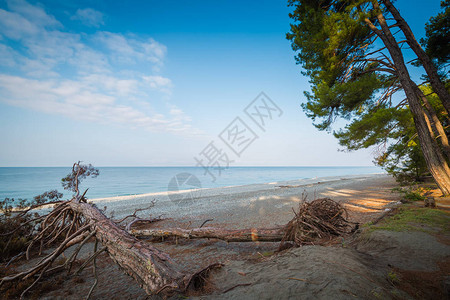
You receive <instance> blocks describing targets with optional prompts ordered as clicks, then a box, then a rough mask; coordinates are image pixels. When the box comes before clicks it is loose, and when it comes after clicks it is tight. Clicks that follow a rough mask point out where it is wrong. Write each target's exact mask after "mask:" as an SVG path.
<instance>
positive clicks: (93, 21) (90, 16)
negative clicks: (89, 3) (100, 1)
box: [71, 8, 105, 28]
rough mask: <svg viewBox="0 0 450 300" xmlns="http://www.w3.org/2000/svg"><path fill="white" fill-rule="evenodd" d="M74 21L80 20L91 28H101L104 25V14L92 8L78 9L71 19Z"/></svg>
mask: <svg viewBox="0 0 450 300" xmlns="http://www.w3.org/2000/svg"><path fill="white" fill-rule="evenodd" d="M71 19H72V20H78V21H80V22H81V23H83V24H84V25H86V26H89V27H97V28H98V27H100V25H104V24H105V22H104V21H103V14H102V13H101V12H99V11H97V10H95V9H92V8H85V9H78V10H77V11H76V13H75V15H73V16H72V17H71Z"/></svg>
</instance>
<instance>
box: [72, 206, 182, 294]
mask: <svg viewBox="0 0 450 300" xmlns="http://www.w3.org/2000/svg"><path fill="white" fill-rule="evenodd" d="M70 207H71V208H72V209H73V210H74V211H76V212H78V213H80V214H81V215H83V217H84V218H85V220H86V222H87V223H88V224H90V230H91V231H94V230H95V232H96V234H95V237H96V238H97V239H98V240H99V242H101V243H102V244H103V245H104V246H106V251H107V252H108V254H109V255H110V257H111V258H112V259H113V260H114V261H115V262H116V263H117V264H118V265H119V266H120V267H121V268H122V269H123V270H124V271H125V272H126V273H127V274H128V275H130V276H131V277H133V278H134V279H135V280H136V281H137V282H138V283H139V285H140V286H141V287H142V288H143V289H144V290H145V292H146V293H147V294H149V295H151V294H156V293H159V292H160V291H161V290H164V293H168V294H170V293H171V292H176V291H178V292H182V291H184V290H185V288H186V285H187V284H188V282H189V279H190V277H189V275H188V274H186V273H184V272H182V271H181V270H180V268H179V267H178V265H176V264H175V263H174V262H173V261H171V259H170V258H169V257H168V256H167V255H166V254H164V253H163V252H161V251H159V250H158V249H156V248H154V247H152V246H151V245H149V244H147V243H144V242H142V241H139V240H138V239H136V238H135V237H133V236H131V235H130V234H129V233H127V232H126V231H124V230H122V229H120V228H119V227H118V226H117V225H116V224H115V223H114V222H112V221H111V220H110V219H108V218H107V217H106V216H105V215H104V214H103V213H102V212H101V211H100V210H99V209H98V208H97V207H96V206H94V205H92V204H89V203H83V202H77V201H70Z"/></svg>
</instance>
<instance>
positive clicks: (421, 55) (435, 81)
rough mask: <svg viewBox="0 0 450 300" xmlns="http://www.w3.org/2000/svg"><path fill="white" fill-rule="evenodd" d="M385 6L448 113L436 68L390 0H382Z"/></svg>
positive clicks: (449, 103) (447, 99)
mask: <svg viewBox="0 0 450 300" xmlns="http://www.w3.org/2000/svg"><path fill="white" fill-rule="evenodd" d="M382 2H383V3H384V5H385V6H386V8H387V9H388V10H389V12H390V13H391V14H392V16H393V17H394V19H395V20H396V21H397V24H398V25H399V27H400V29H401V30H402V32H403V34H404V35H405V37H406V42H407V43H408V45H409V46H410V47H411V49H412V50H413V51H414V53H415V54H416V55H417V58H418V59H419V60H420V61H421V62H422V65H423V67H424V69H425V72H427V75H428V77H429V79H430V84H431V86H432V88H433V90H434V92H435V93H436V94H437V95H438V96H439V98H440V99H441V101H442V104H443V106H444V108H445V110H446V111H447V114H448V115H450V94H449V92H448V91H447V89H446V88H445V85H444V83H443V82H442V81H441V79H440V78H439V75H438V73H437V70H436V68H435V67H434V64H433V62H432V61H431V59H430V58H429V57H428V55H427V54H426V53H425V51H424V50H423V49H422V47H421V46H420V44H419V43H418V42H417V40H416V38H415V36H414V34H413V32H412V30H411V28H410V27H409V25H408V23H407V22H406V21H405V19H403V17H402V16H401V15H400V12H399V11H398V10H397V8H396V7H395V6H394V5H393V4H392V2H391V1H390V0H382Z"/></svg>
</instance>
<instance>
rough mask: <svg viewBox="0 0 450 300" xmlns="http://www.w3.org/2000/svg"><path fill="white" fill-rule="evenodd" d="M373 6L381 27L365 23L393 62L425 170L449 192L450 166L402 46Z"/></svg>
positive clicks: (374, 1) (369, 22)
mask: <svg viewBox="0 0 450 300" xmlns="http://www.w3.org/2000/svg"><path fill="white" fill-rule="evenodd" d="M372 4H373V6H374V9H375V10H376V11H379V13H378V15H377V19H378V22H379V23H380V26H381V30H379V29H378V28H377V27H376V26H375V25H374V24H373V23H372V22H371V21H370V20H369V19H366V23H367V24H368V26H369V27H370V28H371V29H372V30H373V31H374V32H375V33H376V34H377V35H378V36H379V37H380V38H381V40H382V41H383V43H384V45H385V46H386V48H387V50H388V51H389V54H390V55H391V58H392V60H393V62H394V64H395V67H396V70H397V74H398V77H399V80H400V83H401V85H402V88H403V90H404V91H405V94H406V97H407V99H408V104H409V108H410V110H411V113H412V115H413V118H414V124H415V126H416V130H417V135H418V137H419V141H420V146H421V148H422V152H423V155H424V158H425V161H426V163H427V167H428V170H429V171H430V173H431V175H432V176H433V178H434V180H435V181H436V183H437V185H438V186H439V188H440V189H441V191H442V193H443V194H444V195H450V168H449V166H448V164H447V161H446V160H445V158H444V155H443V154H442V150H441V149H440V148H439V145H438V144H437V141H436V140H435V139H434V138H433V136H432V132H430V130H429V129H428V125H427V122H426V118H427V116H426V114H425V111H424V109H423V107H422V105H421V104H420V98H419V96H418V94H417V93H416V90H415V88H414V85H415V84H414V83H413V82H412V80H411V77H410V75H409V72H408V69H407V68H406V65H405V61H404V58H403V54H402V51H401V49H400V48H399V46H398V44H397V42H396V40H395V38H394V36H393V35H392V33H391V31H390V29H389V26H388V25H387V23H386V20H385V19H384V16H383V14H382V13H381V9H380V7H379V6H378V2H377V1H376V0H373V1H372Z"/></svg>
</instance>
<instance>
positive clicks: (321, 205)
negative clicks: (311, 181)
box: [282, 198, 352, 246]
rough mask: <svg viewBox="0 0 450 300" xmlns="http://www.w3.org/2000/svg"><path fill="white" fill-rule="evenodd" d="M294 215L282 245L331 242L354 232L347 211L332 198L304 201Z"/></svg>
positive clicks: (286, 228) (287, 227) (286, 229)
mask: <svg viewBox="0 0 450 300" xmlns="http://www.w3.org/2000/svg"><path fill="white" fill-rule="evenodd" d="M294 214H295V216H294V218H293V219H292V220H291V221H290V222H289V223H288V224H287V225H286V227H285V234H284V237H283V240H282V244H283V242H286V241H292V242H294V243H295V245H297V246H301V245H313V244H315V243H317V242H318V241H319V240H322V241H323V240H330V239H331V238H333V237H336V236H340V235H343V234H345V233H348V232H349V231H350V230H352V226H351V224H352V223H351V222H349V221H347V211H346V209H345V208H344V207H343V206H342V205H341V204H339V203H337V202H336V201H334V200H331V199H330V198H321V199H316V200H314V201H312V202H306V201H303V202H301V203H300V206H299V210H298V212H295V211H294Z"/></svg>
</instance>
